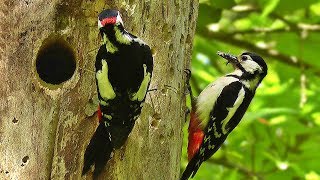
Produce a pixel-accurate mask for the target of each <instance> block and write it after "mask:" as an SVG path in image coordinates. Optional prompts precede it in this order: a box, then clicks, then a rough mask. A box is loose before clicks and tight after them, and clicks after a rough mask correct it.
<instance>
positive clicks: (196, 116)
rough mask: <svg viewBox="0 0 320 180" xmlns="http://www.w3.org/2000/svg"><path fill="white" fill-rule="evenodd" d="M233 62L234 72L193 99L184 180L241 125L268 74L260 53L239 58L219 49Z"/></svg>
mask: <svg viewBox="0 0 320 180" xmlns="http://www.w3.org/2000/svg"><path fill="white" fill-rule="evenodd" d="M217 54H218V55H219V56H221V57H223V58H225V59H226V60H227V63H231V64H232V65H233V67H234V69H235V71H234V72H232V73H230V74H227V75H225V76H224V77H221V78H218V79H217V80H216V81H214V82H212V83H211V84H209V85H208V86H207V87H206V88H205V89H204V90H203V91H202V92H201V93H200V95H199V96H198V98H197V99H194V98H192V93H191V88H190V85H189V91H190V95H191V98H192V110H191V114H190V124H189V129H188V130H189V137H188V140H189V142H188V159H189V163H188V165H187V167H186V169H185V171H184V172H183V174H182V177H181V180H187V179H188V178H189V177H190V176H191V177H194V175H195V174H196V173H197V171H198V169H199V167H200V165H201V163H202V162H204V161H206V160H207V159H209V158H210V157H211V156H212V155H213V154H214V153H215V152H216V151H217V150H218V149H219V148H220V146H221V145H222V143H223V142H224V141H225V140H226V138H227V136H228V135H229V133H230V132H231V131H232V130H233V129H234V128H235V127H236V126H237V125H238V123H239V122H240V120H241V119H242V117H243V115H244V114H245V112H246V110H247V108H248V106H249V104H250V102H251V100H252V98H253V97H254V94H255V91H256V89H257V87H258V86H259V84H260V83H261V81H262V80H263V78H264V77H265V76H266V75H267V71H268V68H267V65H266V63H265V61H264V60H263V59H262V58H261V57H260V56H259V55H257V54H255V53H251V52H245V53H243V54H241V55H239V56H238V57H236V56H234V55H231V54H228V53H223V52H218V53H217Z"/></svg>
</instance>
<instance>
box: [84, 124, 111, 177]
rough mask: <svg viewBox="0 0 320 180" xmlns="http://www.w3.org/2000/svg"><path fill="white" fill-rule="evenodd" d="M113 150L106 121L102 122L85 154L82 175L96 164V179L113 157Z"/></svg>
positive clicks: (94, 174) (94, 175)
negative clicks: (105, 124)
mask: <svg viewBox="0 0 320 180" xmlns="http://www.w3.org/2000/svg"><path fill="white" fill-rule="evenodd" d="M112 151H113V146H112V144H111V140H110V134H109V132H108V130H107V128H106V127H105V126H104V123H100V124H99V126H98V128H97V130H96V132H95V133H94V135H93V136H92V138H91V140H90V143H89V145H88V147H87V149H86V152H85V154H84V166H83V169H82V175H84V174H86V173H87V172H88V171H89V169H90V167H91V166H92V165H95V168H94V173H93V179H96V178H97V177H98V175H99V174H100V173H101V171H102V170H103V169H104V166H105V165H106V164H107V162H108V160H109V159H110V158H111V152H112Z"/></svg>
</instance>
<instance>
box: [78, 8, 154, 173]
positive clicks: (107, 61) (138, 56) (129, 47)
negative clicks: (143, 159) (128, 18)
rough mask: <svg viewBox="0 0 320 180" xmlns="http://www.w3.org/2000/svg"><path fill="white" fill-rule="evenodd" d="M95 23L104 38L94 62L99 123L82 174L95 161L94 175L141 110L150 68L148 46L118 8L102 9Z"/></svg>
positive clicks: (151, 67) (120, 142) (88, 148)
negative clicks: (126, 23) (125, 22)
mask: <svg viewBox="0 0 320 180" xmlns="http://www.w3.org/2000/svg"><path fill="white" fill-rule="evenodd" d="M98 27H99V30H100V33H101V35H102V38H103V44H102V45H101V46H100V49H99V51H98V54H97V57H96V62H95V68H96V72H95V76H96V84H97V90H98V99H99V108H98V117H99V120H100V124H99V126H98V128H97V129H96V131H95V133H94V135H93V137H92V139H91V140H90V143H89V145H88V146H87V149H86V151H85V154H84V166H83V170H82V174H85V173H87V172H88V171H89V169H90V167H91V166H92V165H94V166H95V169H94V173H93V177H94V178H95V177H97V176H98V175H99V174H100V173H101V171H102V170H103V168H104V166H105V165H106V163H107V162H108V160H109V159H110V158H111V153H112V152H113V150H114V149H119V148H120V147H122V146H123V144H124V143H125V142H126V140H127V138H128V136H129V134H130V132H131V130H132V128H133V126H134V124H135V121H136V119H137V118H138V116H139V115H140V113H141V108H142V106H143V103H144V100H145V96H146V93H147V90H148V87H149V84H150V80H151V76H152V70H153V57H152V53H151V50H150V48H149V46H148V45H147V44H146V43H144V42H143V41H142V40H140V39H139V38H137V37H136V36H134V35H132V34H130V33H129V32H127V31H126V30H125V29H124V27H123V22H122V19H121V16H120V13H119V11H117V10H109V9H108V10H104V11H102V12H101V13H100V14H99V16H98Z"/></svg>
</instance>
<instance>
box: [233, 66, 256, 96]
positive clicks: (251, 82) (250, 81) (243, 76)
mask: <svg viewBox="0 0 320 180" xmlns="http://www.w3.org/2000/svg"><path fill="white" fill-rule="evenodd" d="M227 76H231V77H235V78H237V79H239V81H240V82H241V83H242V84H243V85H244V86H245V87H246V88H248V89H250V90H251V91H255V90H256V89H257V87H258V86H259V84H260V82H261V80H262V78H260V75H259V74H258V73H254V74H252V73H248V72H243V71H241V70H240V69H236V70H235V71H233V72H232V73H230V74H227Z"/></svg>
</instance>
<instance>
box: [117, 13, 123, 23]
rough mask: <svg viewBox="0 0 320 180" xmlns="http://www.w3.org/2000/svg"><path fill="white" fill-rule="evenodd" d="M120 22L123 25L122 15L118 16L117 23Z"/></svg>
mask: <svg viewBox="0 0 320 180" xmlns="http://www.w3.org/2000/svg"><path fill="white" fill-rule="evenodd" d="M118 22H120V23H121V24H123V21H122V18H121V16H120V14H119V13H118V15H117V20H116V23H118Z"/></svg>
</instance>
